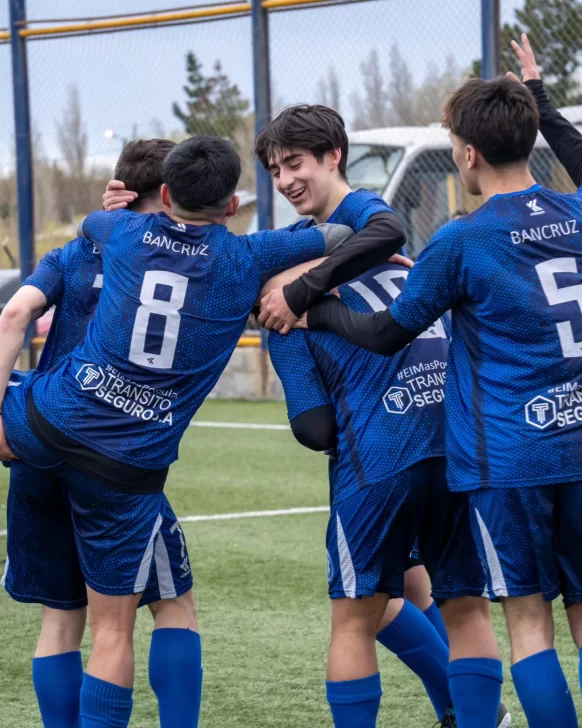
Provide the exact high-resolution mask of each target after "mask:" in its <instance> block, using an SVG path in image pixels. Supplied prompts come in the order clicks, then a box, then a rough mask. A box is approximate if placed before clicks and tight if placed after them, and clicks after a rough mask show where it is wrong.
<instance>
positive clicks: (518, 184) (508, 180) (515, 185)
mask: <svg viewBox="0 0 582 728" xmlns="http://www.w3.org/2000/svg"><path fill="white" fill-rule="evenodd" d="M535 184H536V181H535V179H534V178H533V177H532V175H531V172H530V171H529V167H519V168H516V169H514V170H508V169H504V170H503V171H496V170H495V169H493V168H492V169H491V170H490V172H489V173H488V174H486V175H484V177H483V179H481V180H480V185H479V186H480V188H481V194H482V196H483V200H484V202H487V200H489V199H491V197H493V196H494V195H506V194H509V193H510V192H522V191H523V190H527V189H529V188H530V187H531V186H532V185H535Z"/></svg>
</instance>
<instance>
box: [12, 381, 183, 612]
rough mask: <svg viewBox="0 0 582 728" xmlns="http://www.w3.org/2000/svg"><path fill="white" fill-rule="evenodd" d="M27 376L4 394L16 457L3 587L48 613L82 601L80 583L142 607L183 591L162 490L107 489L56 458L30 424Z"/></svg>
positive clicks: (173, 522)
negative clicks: (131, 598) (132, 598)
mask: <svg viewBox="0 0 582 728" xmlns="http://www.w3.org/2000/svg"><path fill="white" fill-rule="evenodd" d="M33 378H34V374H31V375H30V377H26V378H25V379H24V380H23V382H22V384H19V385H18V386H11V387H10V389H9V390H8V392H7V394H6V398H5V400H4V402H5V404H6V410H5V414H6V415H7V418H6V424H7V436H9V441H11V440H10V436H12V437H14V439H15V440H16V441H17V442H18V444H19V446H20V450H19V452H18V454H19V455H20V456H21V457H22V460H20V461H12V462H11V463H10V490H9V493H8V504H7V527H8V536H7V559H6V567H5V573H4V576H3V578H2V582H1V583H2V585H3V586H5V587H6V590H7V591H8V593H9V594H10V595H11V596H12V597H13V598H14V599H16V600H17V601H20V602H32V603H39V604H44V605H45V606H47V607H53V608H55V609H78V608H80V607H83V606H85V605H86V603H87V595H86V588H85V585H86V584H87V585H88V586H89V587H91V588H92V589H94V590H95V591H96V592H98V593H99V594H109V595H114V596H117V595H119V596H121V595H129V594H142V598H141V602H140V604H149V603H151V602H155V601H158V600H159V599H169V598H172V597H177V596H180V595H181V594H184V593H185V592H187V591H189V590H190V589H191V588H192V573H191V570H190V562H189V560H188V553H187V549H186V543H185V540H184V535H183V533H182V529H181V528H180V524H179V523H178V520H177V518H176V516H175V515H174V512H173V511H172V508H171V506H170V504H169V503H168V500H167V498H166V497H165V495H164V494H163V493H154V494H147V495H144V494H132V493H121V492H119V491H115V490H111V489H109V488H105V487H104V486H103V485H101V484H100V483H97V482H96V481H94V480H91V479H90V478H88V477H87V476H86V475H84V474H83V473H81V472H79V471H78V470H75V469H74V468H72V467H70V466H69V465H66V464H64V463H62V462H59V460H58V458H56V457H55V455H54V454H53V453H52V452H51V451H49V450H48V449H47V448H45V446H44V445H43V444H42V443H41V442H40V441H39V440H38V439H37V438H36V436H35V435H34V434H33V433H32V431H31V430H30V428H29V426H28V421H27V418H26V396H27V390H28V385H29V383H30V381H32V379H33ZM27 460H28V461H30V462H34V463H35V465H37V466H39V467H33V466H32V465H29V464H27V462H26V461H27Z"/></svg>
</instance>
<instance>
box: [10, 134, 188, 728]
mask: <svg viewBox="0 0 582 728" xmlns="http://www.w3.org/2000/svg"><path fill="white" fill-rule="evenodd" d="M174 146H175V145H174V143H173V142H170V141H166V140H163V139H152V140H147V141H136V142H130V143H129V144H127V145H126V146H125V148H124V150H123V152H122V154H121V156H120V158H119V160H118V163H117V167H116V176H117V177H119V178H120V179H122V180H124V181H125V182H127V184H128V185H130V186H131V187H132V189H136V190H139V192H140V197H139V200H138V201H137V202H135V203H134V204H132V209H134V210H135V211H136V212H142V213H148V212H151V211H152V210H154V211H155V210H157V209H158V208H159V206H160V204H161V202H160V200H159V195H160V188H161V184H162V178H161V172H162V167H163V162H164V159H165V157H166V156H167V154H168V152H169V151H170V150H171V149H172V148H173V147H174ZM102 285H103V274H102V266H101V258H100V256H99V254H98V251H97V249H96V248H95V246H94V245H93V244H92V243H91V242H89V241H88V240H87V239H85V238H78V239H76V240H73V241H71V242H70V243H68V244H67V245H65V246H64V248H63V249H57V250H53V251H52V252H51V253H49V254H48V255H46V256H45V257H44V258H43V259H42V260H41V261H40V263H39V265H38V266H37V268H36V270H35V271H34V273H33V274H32V275H31V276H30V277H29V278H28V279H27V280H26V281H25V282H24V284H23V287H22V288H21V289H20V291H19V292H18V293H17V294H16V296H14V297H13V299H12V300H11V301H10V303H9V304H8V306H9V315H10V316H19V317H22V318H23V321H25V322H28V321H30V320H32V319H33V318H34V317H35V316H36V315H37V314H39V313H42V311H44V310H46V309H47V308H48V307H50V306H52V305H55V306H56V311H55V315H54V318H53V322H52V325H51V328H50V331H49V334H48V338H47V341H46V344H45V346H44V348H43V353H42V356H41V358H40V361H39V365H38V371H40V372H45V371H48V370H50V369H51V368H52V367H54V366H56V365H58V363H59V362H60V361H61V360H62V359H63V358H64V357H65V356H66V355H67V354H69V353H70V352H71V351H72V350H73V349H74V347H75V346H76V345H77V344H78V343H79V342H80V341H82V340H83V338H84V336H85V331H86V328H87V324H88V322H89V320H90V318H91V316H92V315H93V312H94V309H95V307H96V305H97V301H98V299H99V294H100V292H101V288H102ZM19 381H22V378H19V379H17V380H16V381H13V382H11V384H12V385H13V386H18V382H19ZM71 505H72V509H71ZM7 510H8V513H7V515H8V540H7V552H8V558H7V564H6V570H5V574H4V579H3V583H4V586H5V587H6V589H7V591H8V592H9V594H10V595H11V596H12V597H13V598H14V599H15V600H17V601H21V602H28V603H30V602H32V603H39V604H42V605H43V610H42V626H41V633H40V638H39V641H38V645H37V648H36V653H35V659H34V660H33V682H34V687H35V690H36V694H37V698H38V702H39V707H40V712H41V716H42V719H43V723H44V725H45V726H48V728H53V727H54V728H57V726H58V728H73V727H76V726H78V725H79V698H80V690H81V683H82V680H83V666H82V663H81V654H80V645H81V639H82V637H83V633H84V629H85V623H86V605H87V595H86V588H85V583H84V579H83V572H82V567H81V564H80V562H79V555H78V554H77V548H76V543H75V528H74V516H73V514H72V511H73V512H74V510H75V503H74V502H73V503H72V504H70V503H69V498H68V497H67V494H66V489H65V486H64V484H63V482H61V480H60V479H59V475H58V470H50V469H40V468H35V467H32V466H30V465H27V464H25V463H24V462H22V461H19V460H15V461H12V463H11V469H10V490H9V494H8V509H7ZM161 513H162V516H163V520H162V523H161V526H160V530H159V532H158V534H157V536H156V537H155V540H154V541H153V558H152V568H151V573H150V575H149V578H148V583H147V586H146V589H145V593H144V595H143V597H142V599H141V602H140V605H143V604H148V605H149V606H150V609H151V611H152V614H153V616H154V618H155V626H154V630H155V631H154V634H153V636H152V644H151V652H150V664H149V672H150V682H151V684H152V687H153V689H154V692H155V693H156V695H157V698H158V703H159V710H160V722H161V726H162V728H166V727H167V728H173V726H177V725H180V726H187V725H193V724H194V723H195V721H196V720H197V716H198V711H199V706H200V691H199V690H197V685H198V682H199V681H198V674H197V673H199V672H200V657H199V653H200V645H199V637H198V634H197V626H196V614H195V609H194V600H193V597H192V575H191V571H190V564H189V560H188V554H187V549H186V544H185V540H184V537H183V534H182V531H181V528H180V526H179V523H178V520H177V519H176V517H175V515H174V514H173V512H172V509H171V507H170V505H169V503H168V502H167V501H165V502H164V506H163V509H162V511H161ZM177 646H179V649H177ZM168 655H170V656H171V658H172V659H171V661H169V660H168Z"/></svg>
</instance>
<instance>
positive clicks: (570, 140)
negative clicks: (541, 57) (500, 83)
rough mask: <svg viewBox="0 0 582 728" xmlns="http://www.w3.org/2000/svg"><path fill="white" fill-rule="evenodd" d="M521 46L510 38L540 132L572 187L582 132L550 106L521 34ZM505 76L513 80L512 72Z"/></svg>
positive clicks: (579, 174)
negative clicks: (569, 178)
mask: <svg viewBox="0 0 582 728" xmlns="http://www.w3.org/2000/svg"><path fill="white" fill-rule="evenodd" d="M521 43H522V44H521V45H520V44H519V43H517V41H512V42H511V46H512V48H513V50H514V52H515V55H516V56H517V59H518V60H519V62H520V64H521V72H522V81H523V83H524V84H525V85H526V86H527V87H528V88H529V90H530V91H531V92H532V94H533V95H534V98H535V100H536V103H537V106H538V110H539V112H540V132H541V134H542V136H543V137H544V139H545V140H546V141H547V142H548V144H549V145H550V147H551V149H552V151H553V152H554V154H555V155H556V157H557V158H558V160H559V161H560V162H561V163H562V164H563V165H564V167H565V169H566V172H568V174H569V175H570V177H571V179H572V181H573V182H574V184H575V185H576V187H580V186H582V134H580V132H579V131H578V130H577V129H576V127H574V126H573V125H572V124H571V123H570V122H569V121H568V120H567V119H565V118H564V117H563V116H562V114H560V112H559V111H558V110H557V109H556V108H555V107H554V105H553V104H552V102H551V101H550V99H549V97H548V95H547V93H546V90H545V88H544V82H543V81H542V76H541V73H540V71H539V68H538V66H537V63H536V59H535V55H534V53H533V51H532V48H531V45H530V43H529V40H528V38H527V35H526V34H525V33H524V34H523V35H522V36H521ZM507 75H508V76H510V77H511V78H513V79H514V80H515V81H519V78H518V77H517V76H516V75H515V74H514V73H508V74H507Z"/></svg>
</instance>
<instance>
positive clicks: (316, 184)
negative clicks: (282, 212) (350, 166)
mask: <svg viewBox="0 0 582 728" xmlns="http://www.w3.org/2000/svg"><path fill="white" fill-rule="evenodd" d="M340 159H341V152H340V150H339V149H336V150H334V151H332V152H326V153H325V154H324V155H323V157H322V159H321V161H319V160H318V159H317V158H316V157H315V155H314V154H313V152H311V151H309V150H307V149H276V150H275V152H274V154H273V156H272V157H271V158H270V159H269V172H270V174H271V176H272V178H273V181H274V183H275V187H276V189H277V192H280V193H281V194H282V195H283V196H284V197H285V198H286V199H287V200H289V202H290V203H291V204H292V205H293V207H294V208H295V209H296V210H297V212H298V214H299V215H311V216H313V217H319V216H320V215H321V214H322V212H323V210H325V209H326V207H327V206H328V205H329V200H330V198H331V196H332V195H333V193H334V190H335V187H336V185H337V184H338V182H340V181H341V179H342V178H341V175H340V173H339V170H338V164H339V160H340Z"/></svg>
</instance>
